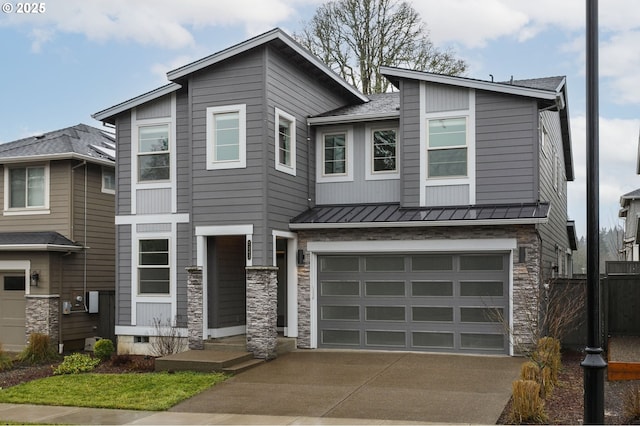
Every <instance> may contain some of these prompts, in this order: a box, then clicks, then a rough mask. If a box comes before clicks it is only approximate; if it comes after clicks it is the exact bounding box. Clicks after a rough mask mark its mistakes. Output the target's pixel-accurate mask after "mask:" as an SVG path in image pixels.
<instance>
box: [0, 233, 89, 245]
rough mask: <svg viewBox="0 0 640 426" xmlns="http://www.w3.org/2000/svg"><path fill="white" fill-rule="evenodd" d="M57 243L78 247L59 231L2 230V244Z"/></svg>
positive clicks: (0, 240) (0, 243) (0, 242)
mask: <svg viewBox="0 0 640 426" xmlns="http://www.w3.org/2000/svg"><path fill="white" fill-rule="evenodd" d="M7 245H10V246H15V245H21V246H31V245H55V246H70V247H73V248H78V247H79V246H78V245H77V244H75V243H74V242H73V241H71V240H70V239H68V238H66V237H64V236H62V235H60V234H58V233H57V232H52V231H46V232H0V246H7Z"/></svg>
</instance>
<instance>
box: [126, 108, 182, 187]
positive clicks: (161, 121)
mask: <svg viewBox="0 0 640 426" xmlns="http://www.w3.org/2000/svg"><path fill="white" fill-rule="evenodd" d="M151 126H167V127H168V135H169V146H168V147H167V148H168V149H167V151H168V152H166V154H169V179H156V180H140V176H138V158H139V157H140V156H146V155H154V152H140V147H139V146H140V129H141V128H143V127H151ZM134 127H135V133H134V135H135V144H134V145H135V155H134V156H133V157H132V158H133V160H132V161H131V170H132V178H133V179H132V180H135V182H136V184H137V185H140V186H145V187H149V186H154V185H156V186H157V185H160V186H161V187H163V188H164V187H166V186H167V183H168V182H171V181H172V180H173V177H174V176H175V173H174V168H173V161H174V158H173V157H174V156H173V155H172V153H173V151H175V149H174V147H175V141H174V135H175V132H174V131H173V127H174V126H173V123H172V122H171V119H167V118H166V117H163V118H154V119H145V120H140V121H136V124H135V126H134ZM158 154H159V152H158ZM134 168H135V172H136V173H135V175H133V169H134Z"/></svg>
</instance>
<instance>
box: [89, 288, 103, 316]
mask: <svg viewBox="0 0 640 426" xmlns="http://www.w3.org/2000/svg"><path fill="white" fill-rule="evenodd" d="M99 306H100V294H99V292H97V291H89V292H87V312H89V313H90V314H97V313H98V312H99V311H100V309H99Z"/></svg>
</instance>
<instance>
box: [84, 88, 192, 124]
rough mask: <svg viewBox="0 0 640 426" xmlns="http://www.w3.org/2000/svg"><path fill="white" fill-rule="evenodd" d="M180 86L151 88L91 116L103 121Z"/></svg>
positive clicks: (173, 90)
mask: <svg viewBox="0 0 640 426" xmlns="http://www.w3.org/2000/svg"><path fill="white" fill-rule="evenodd" d="M181 87H182V85H180V84H178V83H169V84H166V85H164V86H162V87H159V88H157V89H155V90H152V91H150V92H147V93H143V94H142V95H140V96H136V97H135V98H132V99H129V100H128V101H124V102H122V103H119V104H117V105H114V106H112V107H110V108H107V109H103V110H102V111H98V112H96V113H95V114H91V117H93V118H94V119H96V120H98V121H105V120H107V119H109V118H111V117H113V116H114V115H117V114H120V113H121V112H124V111H128V110H130V109H131V108H135V107H137V106H138V105H142V104H145V103H147V102H149V101H153V100H154V99H158V98H160V97H162V96H164V95H168V94H169V93H173V92H175V91H176V90H178V89H180V88H181Z"/></svg>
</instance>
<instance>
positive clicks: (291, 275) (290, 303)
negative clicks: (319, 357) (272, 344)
mask: <svg viewBox="0 0 640 426" xmlns="http://www.w3.org/2000/svg"><path fill="white" fill-rule="evenodd" d="M271 235H272V237H271V238H272V240H271V244H272V247H273V266H276V265H277V253H276V239H277V238H286V240H287V327H285V329H284V335H285V336H287V337H298V263H297V258H296V255H297V251H298V234H296V233H295V232H289V231H279V230H276V229H274V230H272V231H271Z"/></svg>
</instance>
